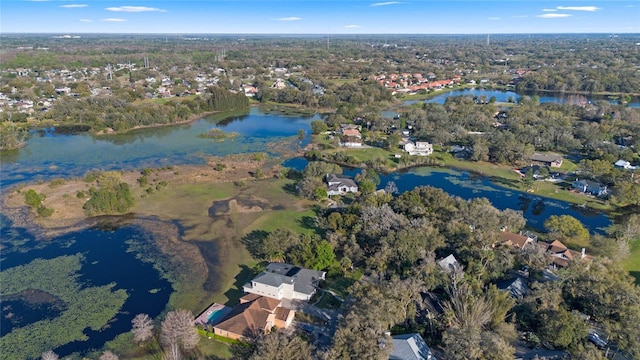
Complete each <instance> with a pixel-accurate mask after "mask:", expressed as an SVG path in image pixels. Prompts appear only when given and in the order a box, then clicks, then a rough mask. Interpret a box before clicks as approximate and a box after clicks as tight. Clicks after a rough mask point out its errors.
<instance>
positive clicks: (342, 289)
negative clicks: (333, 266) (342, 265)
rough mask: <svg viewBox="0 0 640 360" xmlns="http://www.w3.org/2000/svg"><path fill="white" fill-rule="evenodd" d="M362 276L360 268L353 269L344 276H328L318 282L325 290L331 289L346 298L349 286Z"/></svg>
mask: <svg viewBox="0 0 640 360" xmlns="http://www.w3.org/2000/svg"><path fill="white" fill-rule="evenodd" d="M361 277H362V272H361V271H360V270H354V271H352V272H350V273H348V274H347V275H346V276H339V277H334V278H328V279H327V280H325V281H323V282H321V283H320V286H321V287H322V288H323V289H325V290H331V291H333V292H334V293H336V294H337V295H338V296H340V297H341V298H343V299H344V298H346V297H347V296H348V295H349V287H350V286H351V285H353V283H355V282H356V281H358V280H359V279H360V278H361Z"/></svg>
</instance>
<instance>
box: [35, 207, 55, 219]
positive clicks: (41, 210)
mask: <svg viewBox="0 0 640 360" xmlns="http://www.w3.org/2000/svg"><path fill="white" fill-rule="evenodd" d="M36 212H37V213H38V216H40V217H49V216H51V215H53V209H52V208H48V207H46V206H43V205H40V206H38V209H37V210H36Z"/></svg>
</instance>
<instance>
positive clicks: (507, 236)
mask: <svg viewBox="0 0 640 360" xmlns="http://www.w3.org/2000/svg"><path fill="white" fill-rule="evenodd" d="M501 235H502V243H503V244H504V245H507V246H513V247H515V248H517V249H520V250H524V249H525V248H526V247H530V246H532V245H533V243H534V241H535V239H534V237H532V236H530V235H529V234H523V233H522V232H521V233H520V234H514V233H510V232H507V231H503V232H502V233H501Z"/></svg>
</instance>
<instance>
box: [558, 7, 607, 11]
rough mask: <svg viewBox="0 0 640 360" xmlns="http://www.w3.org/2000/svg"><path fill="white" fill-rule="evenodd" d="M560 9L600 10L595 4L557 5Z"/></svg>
mask: <svg viewBox="0 0 640 360" xmlns="http://www.w3.org/2000/svg"><path fill="white" fill-rule="evenodd" d="M556 8H557V9H558V10H569V11H598V10H600V8H599V7H595V6H557V7H556Z"/></svg>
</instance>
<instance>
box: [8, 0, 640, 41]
mask: <svg viewBox="0 0 640 360" xmlns="http://www.w3.org/2000/svg"><path fill="white" fill-rule="evenodd" d="M0 33H52V34H74V33H152V34H174V33H176V34H500V33H640V0H631V1H618V0H604V1H603V0H599V1H588V0H587V1H577V0H562V1H561V0H558V1H545V0H535V1H531V0H501V1H482V0H466V1H462V0H449V1H439V0H412V1H403V0H399V1H384V0H383V1H364V0H357V1H352V0H344V1H342V0H323V1H320V0H276V1H270V0H264V1H263V0H196V1H191V0H185V1H176V0H131V1H121V0H114V1H103V0H77V1H76V0H0Z"/></svg>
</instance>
